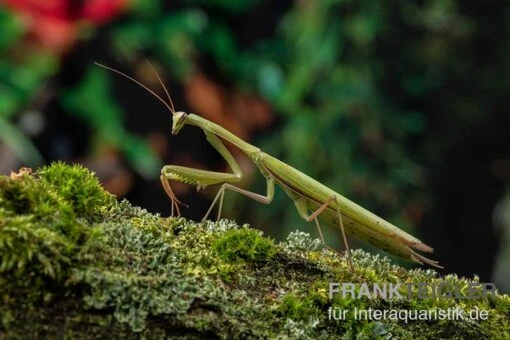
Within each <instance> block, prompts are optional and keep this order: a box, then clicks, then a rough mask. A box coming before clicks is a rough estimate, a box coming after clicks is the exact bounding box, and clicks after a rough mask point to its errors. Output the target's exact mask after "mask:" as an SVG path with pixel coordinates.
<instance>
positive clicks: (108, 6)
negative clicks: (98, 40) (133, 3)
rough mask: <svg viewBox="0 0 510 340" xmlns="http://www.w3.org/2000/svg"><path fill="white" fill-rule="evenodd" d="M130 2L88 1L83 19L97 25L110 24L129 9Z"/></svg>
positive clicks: (122, 0) (83, 12) (110, 0)
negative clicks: (109, 22) (111, 20)
mask: <svg viewBox="0 0 510 340" xmlns="http://www.w3.org/2000/svg"><path fill="white" fill-rule="evenodd" d="M127 5H128V0H88V1H85V3H84V4H83V8H82V15H81V16H82V18H83V19H86V20H90V21H93V22H95V23H97V24H103V23H105V22H108V21H109V20H110V19H111V18H113V17H115V16H117V15H118V14H120V13H121V12H122V11H124V10H125V9H126V8H127Z"/></svg>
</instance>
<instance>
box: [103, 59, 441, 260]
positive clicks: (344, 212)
mask: <svg viewBox="0 0 510 340" xmlns="http://www.w3.org/2000/svg"><path fill="white" fill-rule="evenodd" d="M96 64H97V63H96ZM98 65H99V66H101V67H104V68H107V69H109V70H111V71H113V72H116V73H119V74H121V75H123V76H125V77H127V78H128V79H130V80H132V81H134V82H135V83H137V84H138V85H140V86H142V87H144V88H145V89H146V90H148V91H149V92H150V93H151V94H153V95H154V96H156V97H157V98H158V100H160V101H161V102H163V103H164V104H165V106H166V107H167V108H168V109H169V110H170V111H171V112H172V115H173V124H172V134H174V135H175V134H177V133H178V132H179V131H180V130H181V128H182V127H183V126H184V125H186V124H188V125H194V126H197V127H199V128H201V129H202V130H203V131H204V133H205V136H206V138H207V140H208V141H209V143H210V144H211V145H212V146H213V147H214V148H215V149H216V150H217V151H218V152H219V153H220V155H221V156H222V157H223V158H224V159H225V161H226V162H227V164H228V165H229V166H230V168H231V170H232V173H224V172H215V171H207V170H200V169H194V168H189V167H183V166H178V165H167V166H164V167H163V169H162V170H161V177H160V178H161V183H162V185H163V188H164V189H165V191H166V193H167V194H168V196H169V197H170V200H171V202H172V215H174V212H175V211H176V213H177V215H180V211H179V205H180V204H182V203H181V202H180V201H179V200H178V199H177V198H176V196H175V194H174V193H173V191H172V189H171V186H170V182H169V181H170V180H176V181H179V182H184V183H188V184H191V185H195V186H197V188H201V187H206V186H208V185H213V184H222V186H221V188H220V190H219V191H218V193H217V195H216V197H215V199H214V201H213V203H212V204H211V206H210V208H209V210H208V211H207V213H206V214H205V216H204V219H203V220H205V219H207V217H208V216H209V214H210V213H211V211H212V209H213V207H214V206H215V205H216V204H217V203H218V201H219V207H218V219H219V217H220V216H221V210H222V206H223V198H224V194H225V190H231V191H235V192H238V193H240V194H243V195H245V196H248V197H250V198H252V199H254V200H256V201H258V202H260V203H264V204H269V203H271V201H272V200H273V196H274V190H275V183H276V184H277V185H279V186H280V187H281V188H282V189H283V190H284V192H285V193H286V194H287V196H289V198H290V199H292V201H293V202H294V204H295V206H296V209H297V211H298V213H299V215H300V216H301V217H302V218H303V219H305V220H306V221H308V222H311V221H312V220H313V221H315V223H316V225H317V228H318V230H319V233H320V236H321V239H322V241H323V243H324V244H325V241H324V238H323V236H322V232H321V229H320V225H319V221H318V218H321V219H322V220H324V221H325V222H327V223H329V224H330V225H332V226H334V227H335V228H337V229H339V230H340V231H341V233H342V237H343V240H344V243H345V245H346V248H347V255H348V260H349V263H350V264H351V266H352V262H351V259H350V251H349V246H348V243H347V236H346V234H350V235H353V236H355V237H357V238H359V239H361V240H364V241H366V242H368V243H370V244H372V245H374V246H376V247H378V248H380V249H382V250H384V251H387V252H388V253H391V254H394V255H396V256H399V257H402V258H405V259H408V260H411V261H414V262H417V263H420V264H424V263H426V264H428V265H431V266H434V267H438V268H442V267H441V266H439V265H438V262H437V261H434V260H431V259H428V258H426V257H424V256H423V255H420V254H418V253H417V252H416V251H422V252H428V253H431V252H432V251H433V249H432V248H431V247H429V246H428V245H426V244H424V243H423V242H421V241H420V240H419V239H417V238H415V237H413V236H411V235H410V234H408V233H406V232H405V231H403V230H401V229H399V228H397V227H396V226H394V225H392V224H391V223H389V222H387V221H385V220H384V219H382V218H380V217H378V216H377V215H375V214H373V213H372V212H370V211H368V210H366V209H365V208H363V207H361V206H359V205H357V204H356V203H354V202H352V201H350V200H349V199H347V198H346V197H344V196H342V195H340V194H339V193H337V192H335V191H333V190H332V189H330V188H328V187H326V186H325V185H323V184H322V183H320V182H318V181H316V180H315V179H313V178H311V177H309V176H307V175H305V174H304V173H302V172H300V171H299V170H297V169H295V168H293V167H291V166H290V165H288V164H286V163H284V162H282V161H280V160H279V159H277V158H275V157H272V156H270V155H268V154H267V153H265V152H263V151H262V150H260V149H259V148H257V147H255V146H253V145H251V144H249V143H247V142H245V141H243V140H242V139H240V138H239V137H237V136H235V135H234V134H232V133H231V132H229V131H228V130H226V129H224V128H223V127H221V126H219V125H217V124H215V123H213V122H211V121H209V120H207V119H204V118H202V117H200V116H197V115H195V114H187V113H185V112H182V111H179V112H175V109H174V107H173V103H172V100H171V98H170V96H169V95H168V92H167V91H166V88H165V92H166V93H167V95H168V98H169V101H170V105H169V104H168V103H166V102H165V101H164V100H163V99H162V98H161V97H159V96H158V95H157V94H156V93H154V92H153V91H152V90H150V89H149V88H147V87H146V86H145V85H143V84H142V83H140V82H138V81H137V80H135V79H133V78H131V77H129V76H127V75H125V74H123V73H121V72H119V71H117V70H114V69H112V68H109V67H107V66H103V65H100V64H98ZM149 65H150V64H149ZM151 67H152V66H151ZM156 76H157V74H156ZM158 79H159V77H158ZM160 82H161V80H160ZM161 84H163V83H162V82H161ZM163 88H164V86H163ZM223 140H225V141H228V142H230V143H232V144H233V145H235V146H236V147H237V148H239V149H240V150H241V151H242V152H243V153H244V154H245V155H246V156H248V157H249V158H250V159H251V160H252V161H253V163H254V164H255V166H256V167H257V168H258V170H259V171H260V173H261V174H262V175H263V176H264V177H265V179H266V185H267V189H266V194H265V195H261V194H257V193H254V192H250V191H247V190H244V189H241V188H239V187H236V186H235V185H233V184H232V183H235V182H238V181H240V180H241V178H242V176H243V174H242V171H241V169H240V167H239V165H238V164H237V162H236V160H235V158H234V157H233V156H232V154H231V153H230V152H229V151H228V149H227V148H226V147H225V145H224V144H223ZM174 208H175V211H174ZM309 212H311V213H309Z"/></svg>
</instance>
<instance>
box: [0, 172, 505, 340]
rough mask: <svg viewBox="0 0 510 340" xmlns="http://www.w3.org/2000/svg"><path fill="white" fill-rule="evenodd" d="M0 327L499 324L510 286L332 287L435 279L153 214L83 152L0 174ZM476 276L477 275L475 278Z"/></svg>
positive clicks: (352, 332) (306, 330)
mask: <svg viewBox="0 0 510 340" xmlns="http://www.w3.org/2000/svg"><path fill="white" fill-rule="evenodd" d="M0 256H1V260H0V273H1V276H0V292H1V295H0V315H1V323H0V337H2V336H5V337H7V338H26V337H36V336H38V337H44V338H48V337H49V338H57V337H58V338H62V337H63V336H67V337H71V338H73V337H76V338H80V339H81V338H104V337H111V336H112V335H115V336H116V337H128V338H139V337H141V336H146V337H149V338H167V337H171V336H175V337H178V336H179V337H181V336H182V337H187V338H204V337H211V338H217V337H220V338H278V337H279V338H300V339H303V338H338V337H339V336H342V335H344V336H345V337H346V338H352V337H360V338H365V337H375V338H377V337H380V338H393V337H399V338H404V339H405V338H439V337H447V338H455V337H456V338H459V339H461V338H491V337H497V338H500V337H501V336H502V335H504V334H509V330H510V321H509V318H510V311H509V308H510V299H509V297H508V296H506V295H498V296H495V297H488V298H486V299H474V300H462V299H452V298H450V299H442V298H439V299H417V298H415V299H410V300H408V299H403V300H392V299H390V300H384V299H366V298H361V299H350V298H343V299H342V298H341V296H338V297H337V296H335V297H334V298H333V299H330V298H329V297H328V285H329V283H330V282H367V283H372V282H376V283H382V282H393V283H396V282H402V283H405V282H408V283H409V282H411V283H417V282H428V283H433V282H440V281H441V280H443V281H447V282H450V283H452V284H457V285H459V286H460V287H461V288H462V289H464V288H466V287H467V285H468V280H466V279H463V278H457V277H456V276H448V277H443V278H440V277H438V275H437V274H436V273H435V272H434V271H432V270H422V269H419V270H406V269H404V268H401V267H398V266H396V265H392V264H391V263H390V262H389V260H388V259H386V258H380V257H378V256H372V255H370V254H368V253H365V252H363V251H359V250H358V251H355V252H353V257H354V263H355V268H354V270H351V269H350V268H349V266H348V265H347V263H346V262H345V261H344V259H342V258H340V257H339V256H338V255H337V254H334V253H332V252H329V251H326V250H322V247H320V242H318V241H317V240H313V239H311V238H310V236H309V235H307V234H304V233H299V232H296V233H292V234H291V235H289V238H288V239H287V241H286V242H284V243H280V244H277V243H275V242H274V241H273V240H271V239H268V238H266V237H263V236H262V235H261V232H259V231H257V230H255V229H252V228H249V227H248V226H242V227H239V226H238V225H236V224H235V223H234V222H231V221H227V220H222V221H219V222H217V223H212V222H207V223H203V224H200V223H194V222H191V221H187V220H185V219H183V218H163V217H160V216H157V215H153V214H149V213H147V212H146V211H145V210H143V209H140V208H137V207H133V206H131V205H130V204H129V203H128V202H127V201H122V202H117V201H116V200H115V198H114V197H113V196H111V195H110V194H108V193H106V192H105V191H104V190H103V189H102V188H101V186H100V185H99V183H98V181H97V179H96V178H95V177H94V176H93V174H91V173H90V172H89V171H88V170H86V169H84V168H82V167H80V166H67V165H65V164H63V163H55V164H53V165H51V166H49V167H45V168H43V169H41V170H39V171H37V172H36V173H34V174H31V173H29V172H28V171H25V172H20V173H19V174H13V175H11V177H0ZM474 280H475V281H476V278H474ZM336 307H338V308H340V309H348V310H350V311H352V310H354V308H358V309H368V308H372V309H379V310H384V309H386V310H387V309H399V310H405V309H407V310H431V309H434V308H442V309H447V308H460V309H461V310H471V309H475V308H479V309H482V310H487V311H488V314H489V318H488V320H485V321H472V320H432V321H431V320H417V321H409V322H403V321H396V320H391V319H383V320H378V321H374V320H372V321H370V320H357V319H355V318H354V317H353V315H352V313H349V314H348V316H347V317H346V318H345V319H344V320H330V318H329V316H330V314H329V312H328V311H330V310H331V308H336Z"/></svg>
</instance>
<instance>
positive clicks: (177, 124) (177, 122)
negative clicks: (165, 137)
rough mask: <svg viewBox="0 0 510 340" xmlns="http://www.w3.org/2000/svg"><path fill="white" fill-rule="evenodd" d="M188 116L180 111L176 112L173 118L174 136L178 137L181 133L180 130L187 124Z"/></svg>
mask: <svg viewBox="0 0 510 340" xmlns="http://www.w3.org/2000/svg"><path fill="white" fill-rule="evenodd" d="M187 116H188V115H187V114H186V113H185V112H182V111H179V112H176V113H175V115H174V117H173V123H172V135H176V134H177V133H179V130H181V128H182V127H183V126H184V124H185V123H186V117H187Z"/></svg>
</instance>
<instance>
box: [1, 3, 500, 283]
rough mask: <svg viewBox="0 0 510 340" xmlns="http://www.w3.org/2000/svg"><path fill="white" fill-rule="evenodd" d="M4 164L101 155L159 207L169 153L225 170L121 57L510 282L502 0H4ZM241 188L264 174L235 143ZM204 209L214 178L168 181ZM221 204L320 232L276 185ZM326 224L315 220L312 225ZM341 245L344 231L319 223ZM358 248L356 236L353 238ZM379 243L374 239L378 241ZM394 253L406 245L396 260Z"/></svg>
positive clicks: (196, 211) (279, 231)
mask: <svg viewBox="0 0 510 340" xmlns="http://www.w3.org/2000/svg"><path fill="white" fill-rule="evenodd" d="M0 6H2V7H1V9H0V30H1V32H2V37H0V53H1V54H0V143H1V144H0V157H1V159H0V171H1V173H3V174H8V173H9V171H10V170H16V169H18V168H19V167H20V166H22V165H26V166H32V167H36V166H38V165H41V164H43V163H48V162H50V161H52V160H57V159H60V160H65V161H68V162H80V163H83V164H85V165H86V166H88V167H90V168H92V169H94V170H95V171H96V173H97V175H98V176H99V177H100V179H101V180H102V182H103V184H104V185H105V187H106V188H107V189H108V190H109V191H110V192H112V193H114V194H116V195H118V196H119V197H126V198H127V199H128V200H130V201H131V202H132V203H134V204H136V205H139V206H141V207H144V208H146V209H148V210H149V211H153V212H159V213H161V214H162V215H164V216H166V215H168V214H169V212H170V202H169V200H168V198H167V197H166V195H165V193H164V191H163V190H162V188H161V185H160V183H159V178H158V177H159V172H160V168H161V166H162V165H163V164H178V165H185V166H192V167H199V168H204V169H212V170H216V171H229V170H228V169H227V168H226V165H225V162H224V161H223V160H222V159H221V157H220V156H219V155H217V154H216V152H215V151H214V150H213V149H212V147H211V146H209V145H208V144H207V142H206V140H205V136H204V135H203V133H202V132H201V131H200V130H199V129H196V128H193V127H185V128H184V129H183V130H182V132H181V133H180V134H179V135H178V136H170V127H171V114H170V113H169V112H167V111H165V107H164V106H163V105H162V104H161V103H160V102H159V101H157V100H156V99H155V98H154V97H152V96H151V95H150V94H148V93H147V92H146V91H144V90H143V89H141V88H140V87H138V86H137V85H135V84H133V83H132V82H130V81H128V80H127V79H124V78H122V77H119V76H117V75H116V74H113V73H111V72H108V71H106V70H104V69H101V68H99V67H98V66H95V65H94V64H93V62H95V61H97V62H100V63H103V64H106V65H108V66H111V67H114V68H117V69H119V70H121V71H122V72H125V73H127V74H129V75H131V76H133V77H135V78H136V79H138V80H140V81H142V82H144V83H145V84H147V86H149V87H151V88H152V89H154V90H155V91H156V92H158V93H159V94H160V95H164V92H163V91H162V90H161V88H160V85H159V84H158V82H157V79H156V77H155V76H154V75H153V74H152V73H151V71H150V68H149V66H148V65H147V64H146V63H145V60H146V59H147V60H150V62H151V63H152V65H153V66H154V67H155V68H156V70H157V72H158V73H159V74H160V76H161V77H162V78H163V79H164V82H165V84H166V86H167V87H168V89H169V92H170V94H171V96H172V99H173V102H174V103H175V105H176V108H177V110H182V111H186V112H194V113H196V114H199V115H201V116H203V117H204V118H207V119H209V120H212V121H214V122H216V123H218V124H220V125H222V126H224V127H225V128H227V129H228V130H230V131H232V132H234V133H235V134H237V135H238V136H240V137H242V138H243V139H245V140H247V141H248V142H250V143H253V144H255V145H257V146H259V147H261V148H262V149H263V150H264V151H267V152H268V153H270V154H272V155H274V156H276V157H278V158H279V159H281V160H284V161H286V162H287V163H289V164H291V165H292V166H294V167H296V168H297V169H299V170H302V171H303V172H305V173H306V174H308V175H310V176H312V177H314V178H316V179H318V180H319V181H321V182H322V183H324V184H326V185H328V186H329V187H331V188H333V189H334V190H336V191H338V192H340V193H341V194H344V195H345V196H347V197H349V198H351V199H352V200H354V201H356V202H358V203H359V204H361V205H363V206H365V207H367V208H368V209H370V210H372V211H374V212H375V213H377V214H378V215H380V216H383V217H384V218H386V219H388V220H390V221H391V222H393V223H394V224H396V225H398V226H399V227H401V228H402V229H405V230H408V231H410V232H411V233H412V234H413V235H416V236H418V237H419V238H420V239H421V240H423V241H424V242H425V243H427V244H429V245H431V246H433V247H434V248H435V254H434V256H433V258H434V259H438V260H439V261H440V263H441V264H443V265H445V267H446V269H445V270H444V273H457V274H459V275H465V276H473V275H479V276H480V279H481V280H482V281H494V280H495V281H496V284H497V285H498V287H499V288H500V289H502V290H503V291H509V289H510V281H509V279H508V277H510V272H509V262H510V254H509V252H510V251H509V249H510V247H509V246H508V244H509V242H510V236H509V234H510V232H509V230H510V221H509V220H510V216H509V215H510V196H509V194H508V183H509V179H510V115H509V113H508V110H507V106H508V98H509V91H510V63H509V62H508V61H509V60H510V44H509V34H510V24H509V23H510V6H509V5H507V3H506V2H503V1H501V2H497V1H496V2H491V4H490V5H488V4H485V3H483V2H464V1H446V0H436V1H417V2H409V1H384V2H376V3H374V2H373V1H369V0H366V1H321V2H317V1H295V2H292V1H278V2H274V1H255V0H249V1H243V2H240V1H233V0H231V1H200V0H194V1H168V2H164V1H141V0H139V1H127V0H116V1H101V0H95V1H64V0H61V1H55V2H52V3H51V4H48V5H44V4H39V2H37V1H28V0H25V1H21V0H17V1H16V0H10V1H4V4H3V5H0ZM232 152H234V154H235V156H236V158H238V160H239V162H240V164H241V167H242V169H243V171H244V173H245V179H244V180H243V182H242V183H241V186H243V187H246V188H250V189H251V190H253V191H256V192H264V188H265V183H264V181H263V178H262V176H260V175H258V174H257V173H256V171H255V168H254V167H253V166H252V165H251V164H249V162H248V161H247V159H245V158H243V157H242V155H241V154H239V153H238V152H236V151H235V150H232ZM172 186H173V188H174V189H175V192H176V194H177V196H178V197H179V198H180V199H181V200H183V201H184V202H186V203H187V204H189V206H190V208H188V209H183V211H182V212H183V215H184V216H186V217H188V218H192V219H200V218H201V217H202V216H203V214H204V213H205V211H206V210H207V208H208V206H209V204H210V202H211V198H212V196H213V195H214V193H215V190H217V188H211V189H212V190H209V189H208V190H205V191H204V192H202V191H201V192H198V193H197V192H196V191H195V189H194V188H192V187H190V186H186V185H182V184H180V183H172ZM225 203H226V210H225V212H224V216H225V217H228V218H232V219H234V218H235V219H236V220H237V221H239V222H240V223H241V222H247V223H250V224H251V225H252V226H254V227H256V228H260V229H263V230H264V231H265V232H266V233H268V234H270V235H271V236H273V237H275V238H280V239H281V238H284V237H286V235H288V233H289V232H290V231H291V230H295V229H300V230H303V231H306V232H310V233H315V230H314V227H313V226H311V225H307V224H306V222H304V221H302V220H300V218H299V216H298V214H297V213H296V211H295V209H294V205H293V203H292V202H291V201H290V200H288V198H287V197H286V196H285V195H283V194H282V193H281V192H279V193H277V195H276V197H275V199H274V201H273V203H272V204H271V205H269V206H265V205H261V204H258V203H256V202H254V201H250V200H248V199H246V198H244V197H242V196H239V195H236V194H233V193H227V195H226V202H225ZM314 235H315V234H314ZM327 235H328V239H332V240H333V241H332V242H331V243H332V244H335V241H336V240H338V239H339V237H338V235H337V233H336V232H334V231H333V230H328V232H327ZM354 246H356V247H360V246H364V244H362V243H359V244H358V243H354ZM372 251H376V250H374V249H372ZM396 261H398V260H396Z"/></svg>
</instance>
